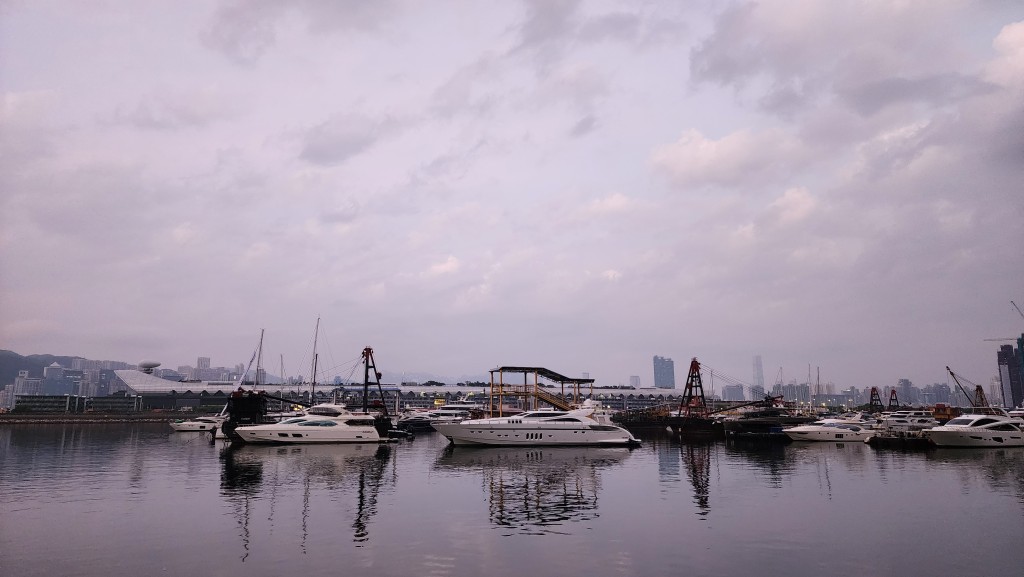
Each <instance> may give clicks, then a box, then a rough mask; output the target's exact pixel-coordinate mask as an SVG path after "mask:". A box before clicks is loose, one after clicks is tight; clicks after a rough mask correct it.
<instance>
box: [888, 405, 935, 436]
mask: <svg viewBox="0 0 1024 577" xmlns="http://www.w3.org/2000/svg"><path fill="white" fill-rule="evenodd" d="M938 425H939V422H938V421H937V420H935V415H933V414H932V412H931V411H928V410H923V409H907V410H899V411H893V412H891V413H882V419H881V422H880V428H882V429H885V430H886V431H921V430H923V429H930V428H932V427H937V426H938Z"/></svg>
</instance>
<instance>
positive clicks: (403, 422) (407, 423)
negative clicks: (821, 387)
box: [395, 403, 485, 431]
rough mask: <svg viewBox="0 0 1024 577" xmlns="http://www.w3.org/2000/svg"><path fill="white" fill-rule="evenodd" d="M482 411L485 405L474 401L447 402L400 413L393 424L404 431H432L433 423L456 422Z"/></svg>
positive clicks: (479, 413) (477, 414)
mask: <svg viewBox="0 0 1024 577" xmlns="http://www.w3.org/2000/svg"><path fill="white" fill-rule="evenodd" d="M484 411H485V407H484V406H483V405H479V404H476V403H448V404H446V405H441V406H439V407H437V408H435V409H432V410H426V411H411V412H408V413H405V414H403V415H400V416H399V417H398V421H397V422H396V423H395V426H397V427H398V428H399V429H403V430H406V431H433V430H434V427H433V425H434V423H458V422H460V421H464V420H466V419H471V418H473V417H475V416H479V415H482V414H484Z"/></svg>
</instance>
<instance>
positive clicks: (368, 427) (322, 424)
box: [234, 403, 383, 443]
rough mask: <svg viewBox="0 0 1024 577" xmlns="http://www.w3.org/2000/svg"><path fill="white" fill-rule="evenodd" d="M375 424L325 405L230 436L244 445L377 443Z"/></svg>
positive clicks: (371, 418) (240, 429) (368, 417)
mask: <svg viewBox="0 0 1024 577" xmlns="http://www.w3.org/2000/svg"><path fill="white" fill-rule="evenodd" d="M376 420H377V419H376V416H375V415H373V414H371V413H363V412H358V413H357V412H353V411H350V410H348V409H347V408H346V407H345V405H339V404H333V403H325V404H320V405H314V406H312V407H310V408H309V409H307V410H306V412H305V414H304V415H302V416H299V417H292V418H290V419H285V420H283V421H281V422H280V423H270V424H263V425H251V426H244V427H237V428H235V430H234V435H235V436H237V438H238V439H239V440H241V441H244V442H246V443H379V442H381V441H382V440H383V439H382V438H381V435H380V433H379V432H378V431H377V428H376V426H375V424H376Z"/></svg>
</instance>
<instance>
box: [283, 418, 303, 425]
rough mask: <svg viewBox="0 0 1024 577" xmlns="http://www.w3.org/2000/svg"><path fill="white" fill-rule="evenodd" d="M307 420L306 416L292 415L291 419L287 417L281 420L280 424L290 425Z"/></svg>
mask: <svg viewBox="0 0 1024 577" xmlns="http://www.w3.org/2000/svg"><path fill="white" fill-rule="evenodd" d="M305 420H306V417H292V418H290V419H285V420H283V421H281V423H280V424H282V425H290V424H292V423H301V422H303V421H305Z"/></svg>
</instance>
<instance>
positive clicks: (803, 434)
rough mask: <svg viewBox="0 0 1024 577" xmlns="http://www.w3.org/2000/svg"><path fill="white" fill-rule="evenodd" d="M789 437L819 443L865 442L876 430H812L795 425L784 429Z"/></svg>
mask: <svg viewBox="0 0 1024 577" xmlns="http://www.w3.org/2000/svg"><path fill="white" fill-rule="evenodd" d="M783 433H785V434H786V436H787V437H789V438H790V439H792V440H794V441H810V442H818V443H828V442H835V443H853V442H858V441H860V442H863V441H865V440H867V439H868V438H870V437H871V436H872V435H874V434H875V433H874V431H871V430H869V429H862V430H860V431H849V430H841V429H840V430H835V429H833V430H830V431H827V430H812V429H806V428H804V427H794V428H793V429H786V430H784V431H783Z"/></svg>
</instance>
